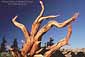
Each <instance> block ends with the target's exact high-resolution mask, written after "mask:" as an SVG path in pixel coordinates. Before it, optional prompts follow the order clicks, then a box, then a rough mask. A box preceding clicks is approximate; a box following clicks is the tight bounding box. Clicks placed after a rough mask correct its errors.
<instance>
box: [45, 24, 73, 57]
mask: <svg viewBox="0 0 85 57" xmlns="http://www.w3.org/2000/svg"><path fill="white" fill-rule="evenodd" d="M71 34H72V26H71V24H69V25H68V32H67V35H66V37H65V38H64V39H63V40H60V41H59V42H58V43H56V44H54V45H52V46H51V47H50V48H48V49H49V51H47V52H46V53H45V55H44V56H45V57H50V56H51V55H52V54H53V52H55V51H56V50H58V49H59V48H61V47H62V46H64V45H67V44H68V41H69V39H70V37H71Z"/></svg>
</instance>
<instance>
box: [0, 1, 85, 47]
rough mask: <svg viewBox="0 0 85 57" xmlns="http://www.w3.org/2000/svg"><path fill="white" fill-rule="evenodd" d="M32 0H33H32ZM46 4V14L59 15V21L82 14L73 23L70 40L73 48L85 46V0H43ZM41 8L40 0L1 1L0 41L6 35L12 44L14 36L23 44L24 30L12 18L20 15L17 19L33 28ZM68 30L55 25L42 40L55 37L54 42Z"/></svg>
mask: <svg viewBox="0 0 85 57" xmlns="http://www.w3.org/2000/svg"><path fill="white" fill-rule="evenodd" d="M30 1H31V0H30ZM43 2H44V5H45V11H44V14H43V15H44V16H47V15H57V14H59V15H60V16H59V17H58V18H55V19H56V21H58V22H63V21H65V20H67V19H68V18H70V17H72V16H73V14H74V13H75V12H79V13H80V16H79V17H78V18H77V20H76V21H75V22H73V23H72V26H73V32H72V36H71V39H70V41H69V43H70V45H71V47H72V48H85V45H84V43H85V35H84V34H85V25H84V22H85V19H84V18H85V16H84V15H85V11H84V10H85V7H84V5H85V3H84V2H85V1H84V0H43ZM40 10H41V7H40V4H39V0H35V1H33V2H31V3H30V2H29V3H28V4H27V5H18V6H17V5H7V4H4V3H2V2H1V1H0V43H1V39H2V38H3V36H4V35H5V37H6V39H7V41H8V43H7V44H11V42H12V41H13V38H17V39H18V43H19V46H21V40H22V39H24V35H23V33H22V31H21V30H20V29H18V28H16V27H15V26H14V25H13V24H12V22H11V20H12V18H13V17H14V16H15V15H18V16H19V17H18V19H17V21H19V22H21V23H23V24H24V25H25V26H26V27H27V29H28V30H29V31H30V30H31V24H32V23H33V21H34V20H35V18H36V17H37V16H38V14H39V12H40ZM48 21H49V20H44V21H43V22H42V24H41V27H42V26H43V25H45V24H46V23H47V22H48ZM66 32H67V27H64V28H62V29H58V28H56V27H53V28H52V29H51V30H49V31H48V32H47V33H46V34H45V35H43V39H42V42H43V43H45V42H46V41H48V39H49V37H53V38H54V43H56V42H57V41H59V40H60V39H62V38H64V37H65V35H66Z"/></svg>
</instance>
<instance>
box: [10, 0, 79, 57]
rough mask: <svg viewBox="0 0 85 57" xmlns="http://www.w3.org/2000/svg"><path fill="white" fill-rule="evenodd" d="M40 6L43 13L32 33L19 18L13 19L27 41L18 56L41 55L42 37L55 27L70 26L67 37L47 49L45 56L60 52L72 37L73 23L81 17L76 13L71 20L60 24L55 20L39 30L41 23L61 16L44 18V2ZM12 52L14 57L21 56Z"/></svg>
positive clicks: (37, 19)
mask: <svg viewBox="0 0 85 57" xmlns="http://www.w3.org/2000/svg"><path fill="white" fill-rule="evenodd" d="M40 5H41V12H40V14H39V16H38V17H37V18H36V19H35V21H34V22H33V24H32V28H31V32H29V31H28V30H27V28H26V27H25V26H24V25H23V24H21V23H19V22H17V21H16V19H17V17H18V16H15V17H14V18H13V19H12V22H13V24H14V25H15V26H16V27H18V28H19V29H20V30H21V31H22V32H23V34H24V37H25V40H26V42H25V43H24V44H23V48H22V49H21V50H20V52H17V51H16V52H17V54H19V55H20V56H21V57H27V54H29V55H30V57H34V56H35V55H36V54H39V53H40V52H41V50H42V49H40V46H39V45H40V42H41V40H42V36H43V35H44V34H45V33H46V32H47V31H49V30H50V29H51V28H52V27H53V26H55V27H56V28H63V27H65V26H68V32H67V35H66V37H65V38H64V39H63V40H62V41H60V42H59V43H56V44H54V45H52V46H50V47H49V48H47V49H49V51H46V52H45V55H44V56H45V57H50V56H51V55H52V53H53V52H55V51H56V50H58V49H59V48H61V47H62V46H64V45H66V44H67V43H68V41H69V39H70V36H71V32H72V27H71V23H72V22H73V21H75V20H76V19H77V17H78V16H79V13H75V14H74V15H73V16H72V17H71V18H69V19H68V20H66V21H64V22H62V23H58V22H57V21H55V20H51V21H49V22H48V23H47V24H46V25H44V26H43V27H42V28H40V29H39V27H40V25H41V22H42V21H43V20H46V19H54V18H56V17H58V16H59V15H49V16H43V13H44V4H43V2H42V0H40ZM69 24H70V25H69ZM11 52H12V54H13V56H14V57H19V55H17V56H15V55H16V52H15V51H11Z"/></svg>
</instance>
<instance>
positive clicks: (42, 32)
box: [34, 13, 79, 41]
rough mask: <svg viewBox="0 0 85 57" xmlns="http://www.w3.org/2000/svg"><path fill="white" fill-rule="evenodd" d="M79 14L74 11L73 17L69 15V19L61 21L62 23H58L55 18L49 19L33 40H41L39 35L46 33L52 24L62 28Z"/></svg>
mask: <svg viewBox="0 0 85 57" xmlns="http://www.w3.org/2000/svg"><path fill="white" fill-rule="evenodd" d="M78 16H79V13H75V14H74V16H73V17H71V18H70V19H68V20H66V21H64V22H62V23H58V22H57V21H55V20H52V21H49V22H48V24H46V25H45V26H43V27H42V28H41V29H40V30H39V31H38V32H37V34H36V35H35V38H34V40H35V41H38V40H41V36H42V35H43V34H44V33H46V32H47V31H48V30H49V29H50V28H51V27H52V26H56V27H58V28H62V27H65V26H67V25H68V24H69V23H71V22H72V21H74V20H76V19H77V17H78Z"/></svg>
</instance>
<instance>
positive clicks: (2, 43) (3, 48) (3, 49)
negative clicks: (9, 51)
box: [0, 36, 7, 52]
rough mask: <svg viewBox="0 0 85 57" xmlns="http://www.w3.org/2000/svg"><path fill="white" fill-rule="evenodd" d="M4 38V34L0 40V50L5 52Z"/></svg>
mask: <svg viewBox="0 0 85 57" xmlns="http://www.w3.org/2000/svg"><path fill="white" fill-rule="evenodd" d="M6 42H7V41H6V39H5V36H3V38H2V42H1V47H0V52H6Z"/></svg>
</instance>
